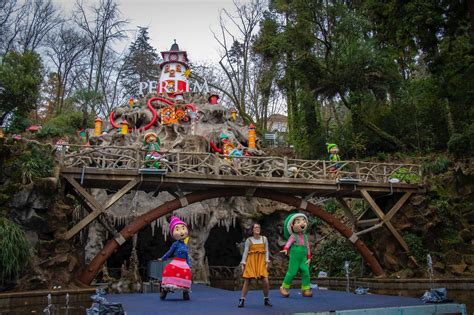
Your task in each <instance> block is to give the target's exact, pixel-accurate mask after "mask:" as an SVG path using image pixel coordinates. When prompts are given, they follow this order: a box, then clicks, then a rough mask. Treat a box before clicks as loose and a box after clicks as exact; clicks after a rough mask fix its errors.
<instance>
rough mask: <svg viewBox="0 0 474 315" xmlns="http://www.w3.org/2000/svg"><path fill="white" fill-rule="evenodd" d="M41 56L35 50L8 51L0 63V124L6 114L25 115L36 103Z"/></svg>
mask: <svg viewBox="0 0 474 315" xmlns="http://www.w3.org/2000/svg"><path fill="white" fill-rule="evenodd" d="M42 69H43V68H42V64H41V58H40V57H39V56H38V54H36V53H35V52H31V51H26V52H24V53H18V52H16V51H10V52H9V53H8V54H6V55H5V57H4V58H3V61H2V63H1V64H0V85H1V87H2V90H1V91H0V125H2V124H3V120H4V118H5V117H6V116H7V115H8V114H14V115H15V116H21V117H27V116H28V114H29V112H30V111H31V110H32V109H34V108H35V107H36V105H37V101H38V98H39V96H40V86H41V82H42V81H43V76H42Z"/></svg>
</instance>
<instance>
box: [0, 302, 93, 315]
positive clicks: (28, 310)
mask: <svg viewBox="0 0 474 315" xmlns="http://www.w3.org/2000/svg"><path fill="white" fill-rule="evenodd" d="M89 307H90V303H89V305H71V306H69V308H66V307H65V306H60V305H53V306H52V307H51V308H50V309H49V311H50V313H49V314H50V315H84V314H85V313H86V308H89ZM45 308H46V305H42V306H41V305H28V306H21V307H16V308H14V309H2V310H0V315H4V314H9V315H27V314H38V315H39V314H47V313H44V310H45Z"/></svg>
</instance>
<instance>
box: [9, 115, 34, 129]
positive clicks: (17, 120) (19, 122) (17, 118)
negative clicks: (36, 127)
mask: <svg viewBox="0 0 474 315" xmlns="http://www.w3.org/2000/svg"><path fill="white" fill-rule="evenodd" d="M30 125H31V121H30V120H29V119H28V118H26V117H24V116H23V114H19V115H17V114H13V117H12V118H11V121H10V122H9V123H8V127H7V131H8V132H11V133H21V132H24V131H25V130H26V129H27V128H28V127H29V126H30Z"/></svg>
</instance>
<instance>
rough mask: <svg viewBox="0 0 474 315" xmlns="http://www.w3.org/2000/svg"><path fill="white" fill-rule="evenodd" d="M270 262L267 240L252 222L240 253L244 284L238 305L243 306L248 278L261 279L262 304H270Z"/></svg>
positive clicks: (258, 226)
mask: <svg viewBox="0 0 474 315" xmlns="http://www.w3.org/2000/svg"><path fill="white" fill-rule="evenodd" d="M269 263H270V258H269V250H268V240H267V238H266V237H265V236H263V235H260V224H258V223H254V224H252V236H251V237H249V238H247V240H246V241H245V249H244V253H243V254H242V261H241V262H240V264H241V266H242V272H243V275H242V278H244V286H243V287H242V296H241V298H240V300H239V307H244V303H245V296H246V295H247V292H248V290H249V282H250V279H262V283H263V304H264V305H265V306H272V304H270V300H269V298H268V291H269V287H270V286H269V283H268V264H269Z"/></svg>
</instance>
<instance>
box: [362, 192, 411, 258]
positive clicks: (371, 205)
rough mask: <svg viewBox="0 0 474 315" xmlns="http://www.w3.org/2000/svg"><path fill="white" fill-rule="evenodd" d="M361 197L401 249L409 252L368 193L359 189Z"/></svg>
mask: <svg viewBox="0 0 474 315" xmlns="http://www.w3.org/2000/svg"><path fill="white" fill-rule="evenodd" d="M361 193H362V196H363V197H364V198H365V200H366V201H367V202H368V203H369V205H370V208H372V210H373V211H374V212H375V214H376V215H377V217H379V218H380V220H382V221H383V223H385V225H386V226H387V228H388V229H389V231H390V232H391V233H392V235H393V236H394V237H395V239H396V240H397V241H398V243H399V244H400V245H401V246H402V247H403V249H404V250H405V251H406V252H409V251H410V248H409V247H408V244H407V243H406V242H405V240H404V239H403V237H402V236H401V235H400V233H398V231H397V229H395V227H394V226H393V225H392V223H390V221H388V220H387V219H386V217H385V214H384V213H383V211H382V209H380V207H379V206H378V205H377V203H376V202H375V200H374V199H373V198H372V197H371V196H370V195H369V193H368V192H367V191H366V190H365V189H361Z"/></svg>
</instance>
